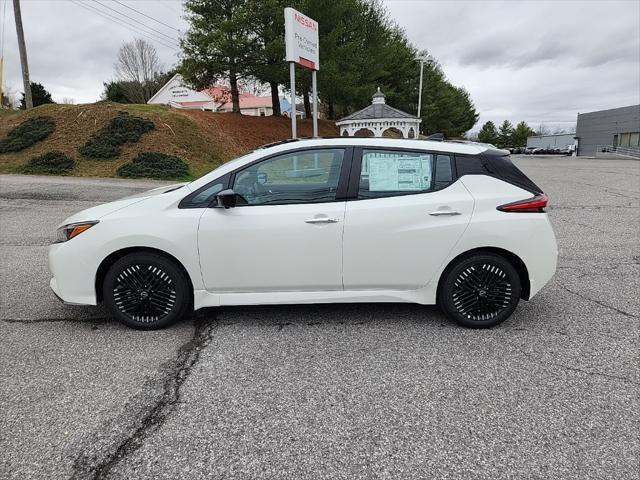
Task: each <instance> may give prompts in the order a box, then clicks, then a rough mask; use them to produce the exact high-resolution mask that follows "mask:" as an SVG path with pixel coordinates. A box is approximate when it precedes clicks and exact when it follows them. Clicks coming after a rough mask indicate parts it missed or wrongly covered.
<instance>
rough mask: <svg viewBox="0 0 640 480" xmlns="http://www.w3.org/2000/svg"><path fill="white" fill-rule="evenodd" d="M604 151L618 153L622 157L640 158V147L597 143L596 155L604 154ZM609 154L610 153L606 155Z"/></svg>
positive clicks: (612, 153)
mask: <svg viewBox="0 0 640 480" xmlns="http://www.w3.org/2000/svg"><path fill="white" fill-rule="evenodd" d="M603 153H607V154H610V155H617V156H620V157H627V158H636V159H639V160H640V148H639V147H635V148H634V147H620V146H615V145H596V157H597V156H602V154H603ZM606 156H609V155H606Z"/></svg>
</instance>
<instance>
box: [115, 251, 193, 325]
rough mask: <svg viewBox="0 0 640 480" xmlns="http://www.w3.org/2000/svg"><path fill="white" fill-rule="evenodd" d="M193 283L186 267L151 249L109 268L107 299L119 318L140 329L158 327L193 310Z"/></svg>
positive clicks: (134, 254)
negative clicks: (191, 286)
mask: <svg viewBox="0 0 640 480" xmlns="http://www.w3.org/2000/svg"><path fill="white" fill-rule="evenodd" d="M189 285H190V284H189V281H188V279H187V277H186V274H185V273H184V271H183V270H182V268H180V266H179V265H177V264H176V263H175V262H174V261H173V260H171V259H170V258H167V257H165V256H162V255H159V254H156V253H151V252H139V253H131V254H129V255H125V256H124V257H122V258H120V259H119V260H117V261H116V262H114V263H113V265H111V267H110V268H109V270H108V271H107V273H106V275H105V279H104V283H103V298H104V302H105V304H106V306H107V308H108V309H109V311H110V312H111V314H112V315H113V317H114V318H115V319H117V320H118V321H120V322H122V323H124V324H125V325H128V326H129V327H132V328H137V329H140V330H155V329H159V328H164V327H167V326H169V325H171V324H173V323H175V322H177V321H178V320H180V319H181V318H183V317H184V316H186V315H187V314H188V313H189V311H190V309H191V296H192V292H191V289H190V286H189Z"/></svg>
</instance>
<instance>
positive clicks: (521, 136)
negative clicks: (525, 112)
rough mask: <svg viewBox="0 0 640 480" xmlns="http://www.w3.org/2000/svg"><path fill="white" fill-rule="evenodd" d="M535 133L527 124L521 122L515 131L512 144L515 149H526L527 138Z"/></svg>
mask: <svg viewBox="0 0 640 480" xmlns="http://www.w3.org/2000/svg"><path fill="white" fill-rule="evenodd" d="M534 133H535V132H534V131H533V130H532V129H531V127H529V125H527V122H520V123H518V124H517V125H516V128H514V130H513V135H512V137H511V138H512V140H511V141H512V143H513V146H514V147H524V146H526V145H527V138H528V137H530V136H531V135H533V134H534Z"/></svg>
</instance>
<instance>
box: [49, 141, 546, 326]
mask: <svg viewBox="0 0 640 480" xmlns="http://www.w3.org/2000/svg"><path fill="white" fill-rule="evenodd" d="M546 205H547V197H546V196H545V195H544V194H543V192H542V190H540V188H539V187H538V186H537V185H536V184H535V183H533V182H532V181H531V180H530V179H529V178H527V176H526V175H524V174H523V173H522V172H521V171H520V170H518V168H516V167H515V166H514V165H513V164H512V163H511V160H510V158H509V155H508V152H505V151H503V150H492V149H488V148H487V147H485V146H479V145H472V144H461V143H448V142H435V141H421V140H403V139H400V140H398V139H387V138H376V139H372V138H366V139H365V138H341V139H313V140H298V141H289V142H283V143H280V144H276V145H271V146H267V147H263V148H261V149H258V150H256V151H254V152H252V153H250V154H248V155H245V156H243V157H241V158H238V159H236V160H234V161H231V162H229V163H226V164H224V165H222V166H221V167H219V168H217V169H216V170H214V171H212V172H211V173H209V174H207V175H205V176H204V177H202V178H200V179H198V180H196V181H194V182H191V183H188V184H184V185H173V186H169V187H161V188H156V189H154V190H151V191H149V192H145V193H143V194H140V195H136V196H133V197H128V198H125V199H122V200H118V201H115V202H111V203H107V204H104V205H100V206H97V207H94V208H89V209H87V210H84V211H82V212H80V213H78V214H76V215H73V216H72V217H71V218H68V219H67V220H66V221H65V222H64V224H63V225H61V226H60V228H59V229H58V235H57V242H56V243H54V244H53V245H51V247H50V252H49V259H50V262H49V263H50V268H51V272H52V273H53V278H52V279H51V288H52V289H53V291H54V292H55V294H56V295H57V296H58V297H59V298H60V299H61V300H62V301H64V302H67V303H70V304H83V305H96V304H98V303H99V302H104V303H105V304H106V306H107V308H108V309H109V311H110V312H111V314H112V315H113V316H114V317H115V318H116V319H118V320H119V321H121V322H123V323H125V324H126V325H129V326H131V327H134V328H139V329H156V328H162V327H166V326H168V325H170V324H172V323H174V322H176V321H177V320H179V319H181V318H183V317H185V316H187V315H188V314H189V312H190V311H192V310H193V309H196V310H197V309H199V308H203V307H214V306H220V305H264V304H285V303H330V302H414V303H419V304H424V305H429V304H438V305H439V306H440V307H441V309H442V310H443V311H444V312H445V313H446V315H447V316H448V317H450V318H451V319H452V320H454V321H455V322H457V323H459V324H460V325H463V326H465V327H472V328H485V327H492V326H494V325H497V324H499V323H500V322H502V321H504V320H505V319H506V318H508V317H509V316H510V315H511V314H512V313H513V311H514V310H515V308H516V306H517V305H518V302H519V301H520V299H524V300H529V299H530V298H532V297H533V296H534V295H535V294H536V293H538V291H539V290H540V289H541V288H542V287H543V286H544V285H545V284H546V283H547V282H548V281H549V280H550V279H551V277H552V276H553V274H554V272H555V269H556V260H557V246H556V240H555V236H554V233H553V230H552V228H551V224H550V222H549V220H548V218H547V215H546V213H544V209H545V206H546Z"/></svg>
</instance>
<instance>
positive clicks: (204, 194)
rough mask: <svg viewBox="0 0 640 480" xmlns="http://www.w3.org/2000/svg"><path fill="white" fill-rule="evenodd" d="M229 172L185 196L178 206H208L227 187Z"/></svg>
mask: <svg viewBox="0 0 640 480" xmlns="http://www.w3.org/2000/svg"><path fill="white" fill-rule="evenodd" d="M229 177H230V176H229V174H227V175H224V176H222V177H220V178H218V179H216V180H214V181H213V182H211V183H209V184H207V185H205V186H204V187H201V188H199V189H198V190H196V191H195V192H193V193H192V194H190V195H189V196H187V197H185V198H184V199H183V200H182V201H181V202H180V205H178V208H206V207H209V206H211V204H212V202H214V201H215V199H216V195H217V194H218V193H220V192H221V191H222V190H224V189H225V188H227V185H228V184H229Z"/></svg>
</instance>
